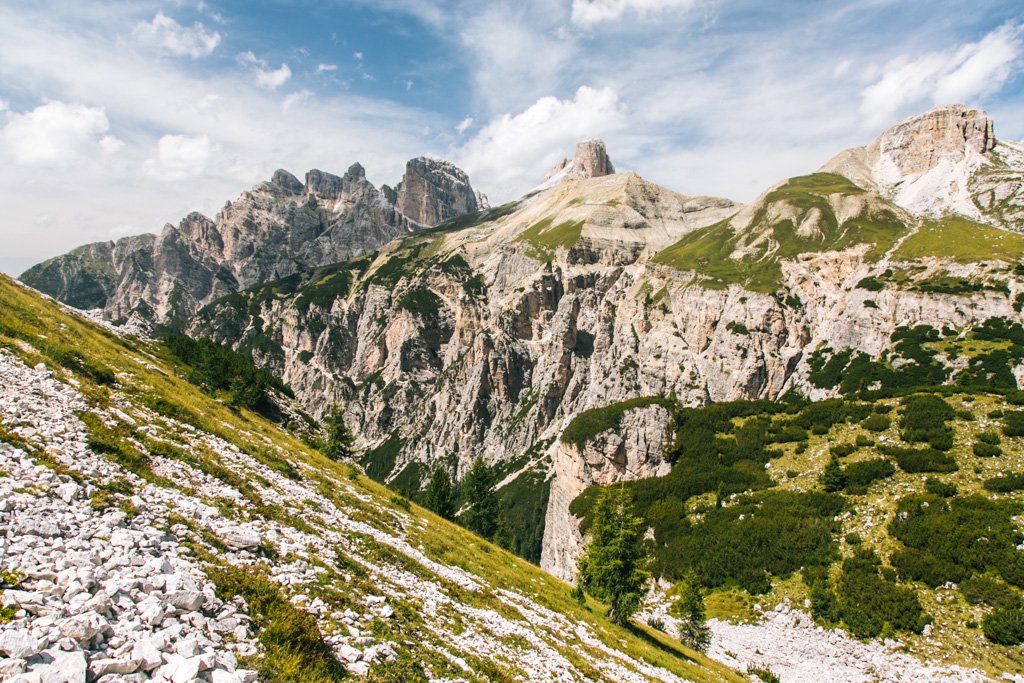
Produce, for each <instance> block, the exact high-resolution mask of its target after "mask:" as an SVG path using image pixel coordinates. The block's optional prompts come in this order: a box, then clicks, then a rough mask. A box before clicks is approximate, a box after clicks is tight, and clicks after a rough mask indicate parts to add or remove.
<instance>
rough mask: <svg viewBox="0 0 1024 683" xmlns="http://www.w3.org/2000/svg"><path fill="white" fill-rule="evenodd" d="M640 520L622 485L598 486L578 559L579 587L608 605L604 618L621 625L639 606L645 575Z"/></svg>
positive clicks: (644, 552)
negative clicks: (588, 527) (584, 545)
mask: <svg viewBox="0 0 1024 683" xmlns="http://www.w3.org/2000/svg"><path fill="white" fill-rule="evenodd" d="M643 528H644V523H643V520H642V519H641V518H639V517H637V516H636V515H635V514H634V513H633V501H632V498H631V497H630V495H629V493H628V492H627V491H626V490H625V489H623V488H622V487H618V488H611V489H602V490H601V492H600V493H599V494H598V498H597V501H596V503H595V505H594V521H593V525H592V526H591V528H590V535H591V540H590V542H589V543H588V544H587V548H586V552H585V553H584V555H583V557H582V558H581V559H580V564H579V573H578V576H577V581H578V582H579V588H580V589H582V590H584V591H586V592H587V593H590V594H591V595H593V596H594V597H595V598H597V599H598V600H601V601H602V602H605V603H607V604H608V617H609V618H610V619H611V620H612V621H613V622H615V623H617V624H625V623H626V622H627V621H628V620H629V618H630V617H631V616H632V615H633V614H634V613H635V612H636V610H637V608H639V606H640V599H641V597H642V596H643V589H644V584H645V583H646V581H647V577H648V574H647V572H646V571H644V569H643V565H644V564H645V563H646V560H647V548H646V547H645V544H644V542H643V533H644V532H643Z"/></svg>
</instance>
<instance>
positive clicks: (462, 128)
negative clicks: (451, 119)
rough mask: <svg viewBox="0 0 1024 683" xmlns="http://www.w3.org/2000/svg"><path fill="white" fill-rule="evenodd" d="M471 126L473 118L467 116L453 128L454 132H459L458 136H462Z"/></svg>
mask: <svg viewBox="0 0 1024 683" xmlns="http://www.w3.org/2000/svg"><path fill="white" fill-rule="evenodd" d="M472 125H473V117H472V116H467V117H466V118H464V119H462V120H461V121H459V125H457V126H455V130H457V131H459V135H462V134H463V133H465V132H466V131H467V130H469V127H470V126H472Z"/></svg>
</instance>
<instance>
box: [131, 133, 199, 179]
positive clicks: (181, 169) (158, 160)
mask: <svg viewBox="0 0 1024 683" xmlns="http://www.w3.org/2000/svg"><path fill="white" fill-rule="evenodd" d="M215 151H216V147H215V145H214V144H213V143H212V142H211V141H210V138H209V136H207V135H164V136H163V137H161V138H160V139H159V140H158V141H157V143H156V157H155V158H153V159H149V160H147V161H146V163H145V164H143V170H145V172H146V173H147V174H148V175H151V176H153V177H155V178H158V179H160V180H185V179H186V178H191V177H193V176H198V175H201V174H202V173H203V172H204V171H205V170H206V166H207V164H208V163H209V162H210V159H211V157H212V156H213V154H214V152H215Z"/></svg>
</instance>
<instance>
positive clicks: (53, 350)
mask: <svg viewBox="0 0 1024 683" xmlns="http://www.w3.org/2000/svg"><path fill="white" fill-rule="evenodd" d="M42 351H43V353H44V354H46V355H47V356H49V357H50V358H51V359H53V360H54V361H56V362H57V363H58V364H60V365H61V366H62V367H64V368H67V369H68V370H71V371H72V372H77V373H79V374H82V375H85V376H86V377H88V378H90V379H91V380H92V381H94V382H96V384H101V385H109V384H113V383H114V382H115V380H116V377H114V372H113V371H112V370H111V369H110V368H108V367H106V366H104V365H101V364H100V363H97V362H95V361H92V360H90V359H87V358H85V357H84V356H83V355H82V354H80V353H79V352H78V351H75V350H72V349H65V348H62V347H58V346H55V345H52V344H46V343H45V342H44V343H43V345H42Z"/></svg>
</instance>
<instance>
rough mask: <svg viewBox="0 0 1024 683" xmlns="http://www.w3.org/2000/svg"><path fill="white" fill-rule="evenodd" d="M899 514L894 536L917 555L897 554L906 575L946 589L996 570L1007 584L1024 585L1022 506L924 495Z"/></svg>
mask: <svg viewBox="0 0 1024 683" xmlns="http://www.w3.org/2000/svg"><path fill="white" fill-rule="evenodd" d="M896 511H897V513H896V517H895V518H894V519H893V520H892V522H890V524H889V533H890V534H891V535H892V536H893V537H895V538H896V539H898V540H899V541H902V542H903V544H904V545H905V546H907V549H908V551H914V552H907V553H903V554H901V553H894V554H893V559H892V562H893V565H894V566H896V567H897V568H898V569H899V570H900V574H901V576H905V577H907V578H913V579H919V580H922V581H926V582H927V583H929V584H930V585H940V584H942V583H945V582H946V581H962V580H963V579H965V578H966V577H968V576H970V575H971V574H973V573H984V572H986V571H989V570H995V571H998V572H999V574H1000V575H1001V576H1002V577H1003V579H1004V580H1006V582H1007V583H1010V584H1013V585H1017V586H1021V585H1024V558H1022V557H1020V553H1019V552H1018V551H1017V549H1016V545H1017V543H1018V542H1019V536H1020V533H1019V532H1018V531H1017V529H1016V527H1015V525H1014V523H1013V517H1014V515H1016V514H1017V512H1018V506H1017V505H1016V504H1014V503H1011V502H1008V501H995V500H989V499H988V498H985V497H984V496H981V495H972V496H957V497H955V498H948V499H943V498H939V497H937V496H933V495H928V494H918V495H912V496H907V497H906V498H903V499H902V500H900V501H899V503H898V504H897V507H896Z"/></svg>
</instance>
